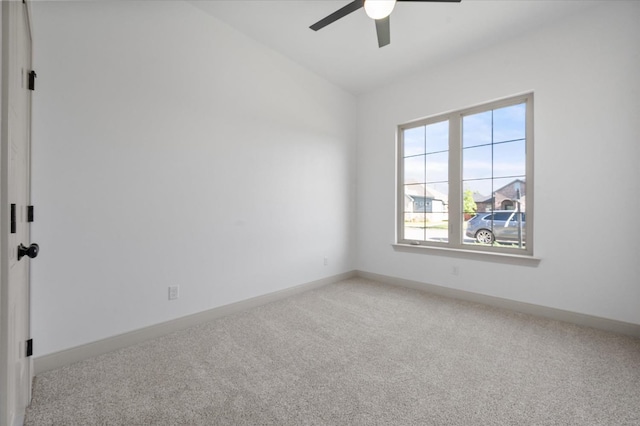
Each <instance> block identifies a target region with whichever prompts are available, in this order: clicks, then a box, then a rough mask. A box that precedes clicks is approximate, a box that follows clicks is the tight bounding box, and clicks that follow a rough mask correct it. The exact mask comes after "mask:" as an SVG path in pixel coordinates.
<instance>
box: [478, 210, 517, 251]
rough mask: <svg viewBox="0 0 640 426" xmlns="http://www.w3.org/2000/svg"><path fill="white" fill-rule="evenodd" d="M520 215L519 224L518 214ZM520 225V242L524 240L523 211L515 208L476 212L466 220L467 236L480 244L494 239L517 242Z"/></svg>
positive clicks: (488, 242) (490, 242)
mask: <svg viewBox="0 0 640 426" xmlns="http://www.w3.org/2000/svg"><path fill="white" fill-rule="evenodd" d="M519 214H520V215H521V221H522V223H521V224H520V223H519V222H520V221H519V220H518V215H519ZM520 225H521V226H522V242H523V243H524V241H525V226H524V225H525V213H524V212H522V213H518V212H517V211H515V210H495V211H493V212H482V213H478V214H476V215H475V216H474V217H472V218H471V219H469V222H467V232H466V234H467V237H471V238H475V240H476V241H477V242H479V243H481V244H492V243H493V242H494V241H507V242H518V227H519V226H520Z"/></svg>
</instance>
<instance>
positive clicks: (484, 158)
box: [462, 145, 492, 180]
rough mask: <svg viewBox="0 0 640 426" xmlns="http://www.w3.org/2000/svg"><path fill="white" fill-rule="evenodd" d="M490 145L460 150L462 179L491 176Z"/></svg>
mask: <svg viewBox="0 0 640 426" xmlns="http://www.w3.org/2000/svg"><path fill="white" fill-rule="evenodd" d="M491 157H492V154H491V145H485V146H476V147H473V148H464V149H463V150H462V179H464V180H468V179H480V178H490V177H492V167H491V165H492V159H491Z"/></svg>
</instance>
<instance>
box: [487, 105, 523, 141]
mask: <svg viewBox="0 0 640 426" xmlns="http://www.w3.org/2000/svg"><path fill="white" fill-rule="evenodd" d="M526 112H527V110H526V105H525V104H518V105H513V106H509V107H506V108H500V109H496V110H494V111H493V142H504V141H512V140H516V139H524V138H525V131H526V124H525V120H526Z"/></svg>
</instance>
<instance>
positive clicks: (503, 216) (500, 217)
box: [489, 212, 511, 221]
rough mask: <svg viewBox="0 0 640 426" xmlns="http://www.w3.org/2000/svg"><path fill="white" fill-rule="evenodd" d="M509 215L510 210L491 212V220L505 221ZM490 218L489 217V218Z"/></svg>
mask: <svg viewBox="0 0 640 426" xmlns="http://www.w3.org/2000/svg"><path fill="white" fill-rule="evenodd" d="M509 216H511V212H499V213H494V214H493V220H496V221H497V220H500V221H505V220H509ZM489 220H491V219H489Z"/></svg>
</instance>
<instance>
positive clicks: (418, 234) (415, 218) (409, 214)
mask: <svg viewBox="0 0 640 426" xmlns="http://www.w3.org/2000/svg"><path fill="white" fill-rule="evenodd" d="M425 198H426V196H425V186H424V185H405V186H404V238H405V239H408V240H419V241H423V240H424V222H425V211H424V200H425Z"/></svg>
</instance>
